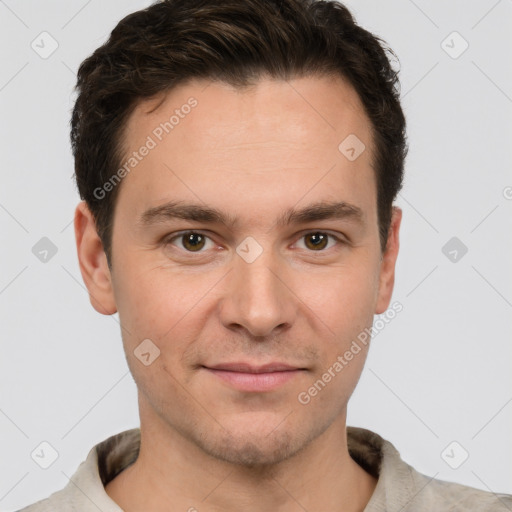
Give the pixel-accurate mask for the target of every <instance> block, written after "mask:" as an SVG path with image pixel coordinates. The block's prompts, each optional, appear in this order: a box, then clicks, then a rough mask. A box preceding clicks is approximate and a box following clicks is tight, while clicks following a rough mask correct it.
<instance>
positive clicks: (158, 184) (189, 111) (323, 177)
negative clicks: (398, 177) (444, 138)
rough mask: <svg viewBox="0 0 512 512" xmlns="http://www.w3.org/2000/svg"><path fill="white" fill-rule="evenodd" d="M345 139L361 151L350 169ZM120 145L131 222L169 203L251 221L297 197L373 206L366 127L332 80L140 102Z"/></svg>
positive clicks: (209, 85) (354, 101) (184, 90)
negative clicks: (247, 215) (246, 215)
mask: <svg viewBox="0 0 512 512" xmlns="http://www.w3.org/2000/svg"><path fill="white" fill-rule="evenodd" d="M354 137H356V139H353V138H354ZM345 140H349V141H353V140H357V141H359V142H360V143H361V144H364V146H365V147H366V149H365V150H364V151H363V152H362V153H361V155H360V156H359V157H358V158H357V159H355V160H352V161H351V160H350V159H349V158H347V155H346V154H344V153H343V152H342V150H340V144H341V149H346V148H344V146H343V143H344V141H345ZM123 143H124V144H123V145H124V148H125V155H124V157H125V159H124V162H122V164H123V163H126V162H127V161H128V159H130V158H131V159H132V160H133V161H132V163H134V164H135V165H134V166H133V167H130V166H129V165H128V166H127V167H126V168H127V170H128V171H129V172H127V173H125V175H126V177H125V178H124V179H123V186H122V190H121V191H120V195H119V198H118V203H126V204H125V205H124V206H121V205H118V206H119V209H120V210H121V209H123V208H125V207H126V208H125V214H126V215H130V216H131V218H130V222H133V221H134V220H136V217H135V216H136V215H137V216H138V217H139V218H140V216H141V215H142V213H143V212H144V211H146V210H147V209H148V208H150V207H154V206H157V205H159V204H162V203H163V202H164V201H168V200H170V199H176V200H188V201H189V202H194V203H198V202H203V203H205V204H208V205H211V206H214V207H216V208H217V209H221V208H222V209H223V210H225V211H226V210H230V208H229V207H230V206H232V207H233V209H235V210H236V211H243V210H247V211H252V212H254V211H256V212H257V211H258V208H259V209H260V211H261V212H263V210H262V209H264V210H265V211H267V210H271V209H272V208H274V207H275V206H278V205H279V204H281V206H282V207H283V208H284V207H287V208H285V209H286V210H289V208H290V207H291V206H293V205H294V204H296V203H297V202H298V201H300V200H301V197H304V198H305V196H308V197H307V199H309V200H311V201H315V200H316V201H324V200H331V201H332V200H345V201H347V202H350V203H354V202H356V201H359V202H360V203H361V202H362V203H364V202H365V201H366V202H367V203H368V204H367V205H366V206H367V207H368V208H370V207H371V202H372V201H374V200H375V196H374V194H373V192H374V191H373V188H374V187H373V182H374V172H373V168H372V154H373V147H372V135H371V125H370V123H369V120H368V118H367V116H366V115H365V113H364V109H363V106H362V104H361V102H360V100H359V97H358V95H357V93H356V92H355V90H354V89H353V88H352V87H351V86H350V85H349V84H348V83H347V82H346V81H344V80H342V79H340V78H332V77H306V78H301V79H294V80H289V81H276V80H270V79H262V80H260V81H259V82H257V83H256V84H255V85H254V86H251V87H249V88H245V89H240V88H234V87H232V86H230V85H228V84H225V83H220V82H208V81H190V82H188V83H185V84H182V85H180V86H178V87H176V88H174V89H172V90H171V91H170V92H168V93H166V94H162V95H160V96H159V97H155V98H152V99H150V100H145V101H143V102H141V103H139V104H138V105H137V106H136V108H135V109H134V111H133V113H132V115H131V116H130V118H129V119H128V122H127V125H126V129H125V132H124V134H123ZM352 145H353V144H352ZM144 146H147V147H151V149H150V150H146V151H144V153H145V156H143V157H142V158H141V157H140V153H141V152H142V151H140V150H142V149H143V147H144ZM361 147H363V146H361ZM356 149H358V150H359V149H360V148H359V147H358V148H356ZM134 153H137V155H135V156H133V155H134ZM349 156H350V155H349ZM134 159H135V160H137V161H136V162H135V161H134ZM369 185H370V188H369ZM365 196H366V197H365ZM262 198H265V201H263V202H262V201H261V200H262ZM305 199H306V198H305ZM284 203H286V204H284ZM252 207H256V210H254V209H253V208H252ZM361 207H362V208H363V209H364V208H365V204H362V205H361ZM137 220H138V219H137Z"/></svg>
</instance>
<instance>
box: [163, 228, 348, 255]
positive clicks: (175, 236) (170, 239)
mask: <svg viewBox="0 0 512 512" xmlns="http://www.w3.org/2000/svg"><path fill="white" fill-rule="evenodd" d="M190 234H197V235H201V236H204V237H205V238H208V239H209V240H212V239H211V237H209V236H208V235H206V234H205V233H203V232H201V231H194V230H188V231H180V232H178V233H172V234H171V235H169V236H166V237H164V238H163V239H162V243H163V244H164V245H169V244H171V245H172V242H173V241H174V240H176V239H180V238H182V237H183V236H185V235H190ZM312 234H322V235H327V236H328V237H330V238H332V239H334V240H336V241H337V242H338V244H337V245H338V246H343V245H347V244H348V242H347V241H345V240H343V239H342V238H340V237H338V236H336V235H333V234H332V233H329V232H328V231H321V230H311V231H308V232H306V233H303V234H302V235H301V236H300V238H299V240H300V239H303V238H304V237H306V236H307V235H312ZM212 241H213V240H212ZM338 248H339V247H338ZM331 249H332V247H331ZM182 250H183V252H186V253H187V254H197V255H202V254H204V253H205V251H197V252H194V251H187V250H186V249H182ZM328 250H329V249H321V250H318V251H313V250H309V251H308V252H310V253H312V254H315V253H319V254H321V253H326V252H328Z"/></svg>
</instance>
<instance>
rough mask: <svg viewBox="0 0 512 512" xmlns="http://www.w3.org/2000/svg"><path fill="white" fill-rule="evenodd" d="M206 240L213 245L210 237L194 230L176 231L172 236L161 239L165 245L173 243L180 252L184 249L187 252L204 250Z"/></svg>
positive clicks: (201, 251)
mask: <svg viewBox="0 0 512 512" xmlns="http://www.w3.org/2000/svg"><path fill="white" fill-rule="evenodd" d="M207 242H209V243H210V244H211V246H213V241H212V240H211V239H210V237H208V236H206V235H203V234H202V233H198V232H196V231H186V232H182V233H178V234H175V235H174V236H172V237H167V238H164V240H163V243H164V245H166V246H167V245H173V246H175V247H176V248H177V249H179V250H181V251H182V252H183V251H185V252H188V253H199V254H201V253H204V252H206V250H204V248H205V246H206V245H207ZM211 246H210V248H211ZM207 249H208V247H207Z"/></svg>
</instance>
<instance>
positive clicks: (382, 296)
mask: <svg viewBox="0 0 512 512" xmlns="http://www.w3.org/2000/svg"><path fill="white" fill-rule="evenodd" d="M401 222H402V210H401V209H400V208H398V207H397V206H393V212H392V215H391V225H390V227H389V233H388V240H387V243H386V250H385V251H384V253H383V255H382V260H381V264H380V274H379V291H378V293H377V304H376V308H375V313H376V314H378V315H380V314H381V313H384V311H386V309H388V307H389V303H390V302H391V295H392V294H393V287H394V285H395V263H396V259H397V257H398V249H399V246H400V242H399V237H398V233H399V230H400V223H401Z"/></svg>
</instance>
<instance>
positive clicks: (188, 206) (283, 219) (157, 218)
mask: <svg viewBox="0 0 512 512" xmlns="http://www.w3.org/2000/svg"><path fill="white" fill-rule="evenodd" d="M173 219H183V220H188V221H196V222H202V223H207V224H223V225H224V226H227V227H229V228H231V229H233V228H236V227H237V226H238V221H239V219H237V218H236V217H234V216H232V215H230V214H227V213H225V212H223V211H221V210H219V209H217V208H212V207H209V206H204V205H200V204H194V203H184V202H182V201H169V202H167V203H165V204H162V205H160V206H155V207H152V208H149V209H148V210H146V211H144V212H143V213H142V215H141V216H140V217H139V219H138V224H139V225H140V226H142V227H149V226H152V225H155V224H162V223H165V222H167V221H169V220H173ZM329 219H340V220H345V219H346V220H352V221H356V222H357V223H360V224H363V223H364V213H363V210H362V209H361V208H359V207H358V206H355V205H353V204H350V203H347V202H345V201H337V202H329V201H319V202H316V203H313V204H310V205H308V206H306V207H303V208H300V209H296V208H289V209H288V210H286V211H285V212H283V213H282V214H281V215H280V216H279V217H278V218H277V221H276V224H277V226H279V227H283V226H287V225H292V224H303V223H304V224H305V223H310V222H315V221H320V220H329Z"/></svg>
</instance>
